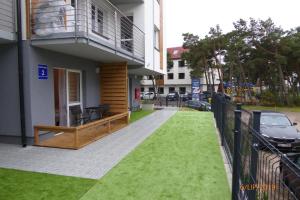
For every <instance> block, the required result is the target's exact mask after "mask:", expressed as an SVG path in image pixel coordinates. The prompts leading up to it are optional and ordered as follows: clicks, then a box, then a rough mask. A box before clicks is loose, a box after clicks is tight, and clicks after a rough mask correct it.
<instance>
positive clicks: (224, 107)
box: [221, 97, 226, 146]
mask: <svg viewBox="0 0 300 200" xmlns="http://www.w3.org/2000/svg"><path fill="white" fill-rule="evenodd" d="M221 103H222V111H221V119H222V124H221V145H222V146H224V140H225V118H226V113H225V112H226V99H225V97H223V99H222V102H221Z"/></svg>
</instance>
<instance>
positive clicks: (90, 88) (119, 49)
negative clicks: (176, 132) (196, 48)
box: [0, 0, 166, 142]
mask: <svg viewBox="0 0 300 200" xmlns="http://www.w3.org/2000/svg"><path fill="white" fill-rule="evenodd" d="M18 2H19V4H17V1H15V0H8V1H1V2H0V92H1V98H0V108H1V113H2V115H1V116H0V141H8V142H10V141H12V142H14V141H16V140H19V137H20V136H21V133H25V135H26V138H27V139H28V140H29V141H30V142H31V141H32V140H33V136H34V126H36V125H41V124H42V125H48V126H55V125H56V126H67V127H68V126H72V112H71V111H72V108H74V107H80V108H81V109H82V110H83V109H84V108H85V107H91V106H97V105H99V104H109V105H110V111H111V112H114V113H126V112H128V108H129V107H130V106H131V104H132V101H133V100H134V99H135V96H136V95H135V91H136V89H137V88H140V86H139V85H138V83H139V79H138V77H139V76H141V75H147V74H150V73H157V74H160V73H163V72H164V70H165V60H166V58H165V56H164V55H165V53H164V47H163V8H162V4H163V1H162V0H160V1H157V0H147V1H144V0H111V1H108V0H66V1H65V0H26V1H25V0H18ZM18 5H19V6H18ZM17 8H20V10H21V15H19V18H20V20H19V23H18V21H17V19H16V17H15V16H17ZM16 24H21V26H22V29H21V30H19V31H18V30H17V29H16V27H17V26H16ZM17 33H20V34H21V38H22V40H21V41H18V40H17V35H18V34H17ZM154 41H157V43H155V42H154ZM152 42H153V43H152ZM20 52H22V54H23V56H22V57H20V55H19V53H20ZM20 63H21V64H22V68H21V69H22V71H20ZM20 74H21V76H22V79H23V80H21V84H19V81H20V79H19V78H20V76H19V75H20ZM20 86H22V87H20ZM20 90H22V91H20ZM21 93H23V94H24V95H21ZM20 96H22V97H20ZM22 105H23V108H24V110H23V111H22V109H20V107H21V108H22ZM22 120H23V123H24V128H25V130H22V125H21V124H22Z"/></svg>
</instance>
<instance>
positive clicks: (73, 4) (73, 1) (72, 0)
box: [71, 0, 75, 8]
mask: <svg viewBox="0 0 300 200" xmlns="http://www.w3.org/2000/svg"><path fill="white" fill-rule="evenodd" d="M71 6H72V7H74V8H75V0H71Z"/></svg>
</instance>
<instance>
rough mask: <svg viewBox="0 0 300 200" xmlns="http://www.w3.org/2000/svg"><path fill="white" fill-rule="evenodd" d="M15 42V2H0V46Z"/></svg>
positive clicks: (8, 0)
mask: <svg viewBox="0 0 300 200" xmlns="http://www.w3.org/2000/svg"><path fill="white" fill-rule="evenodd" d="M15 40H16V29H15V1H14V0H0V44H1V43H9V42H13V41H15Z"/></svg>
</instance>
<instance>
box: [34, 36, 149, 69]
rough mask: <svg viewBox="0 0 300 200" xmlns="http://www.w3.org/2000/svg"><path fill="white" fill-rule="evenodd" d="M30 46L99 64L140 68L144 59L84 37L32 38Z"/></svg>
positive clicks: (108, 44) (109, 44) (104, 42)
mask: <svg viewBox="0 0 300 200" xmlns="http://www.w3.org/2000/svg"><path fill="white" fill-rule="evenodd" d="M31 44H32V45H33V46H36V47H39V48H43V49H47V50H51V51H55V52H60V53H64V54H68V55H73V56H77V57H81V58H86V59H91V60H94V61H98V62H101V63H115V62H127V63H128V65H134V66H142V65H144V58H140V57H137V56H135V55H134V54H133V53H131V52H128V51H126V50H124V49H122V48H121V47H116V46H115V45H113V44H111V43H109V42H106V41H105V40H103V41H102V42H99V40H93V39H92V38H91V37H90V38H89V39H88V38H86V37H84V36H82V37H74V36H69V35H67V34H66V35H61V37H60V38H57V36H54V38H53V39H52V38H51V37H47V39H43V38H32V40H31Z"/></svg>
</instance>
